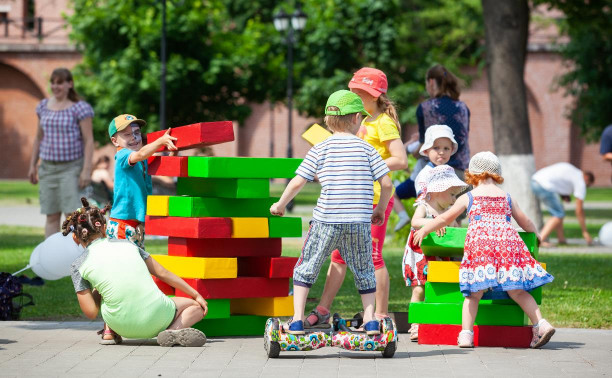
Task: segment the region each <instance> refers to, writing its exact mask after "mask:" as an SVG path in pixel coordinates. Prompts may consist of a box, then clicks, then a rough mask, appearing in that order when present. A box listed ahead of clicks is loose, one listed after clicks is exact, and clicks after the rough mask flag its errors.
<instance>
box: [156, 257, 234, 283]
mask: <svg viewBox="0 0 612 378" xmlns="http://www.w3.org/2000/svg"><path fill="white" fill-rule="evenodd" d="M151 257H153V258H154V259H155V260H156V261H157V262H158V263H160V265H161V266H163V267H164V268H166V269H168V270H169V271H171V272H172V273H174V274H176V275H177V276H179V277H182V278H205V279H213V278H236V277H238V259H237V258H213V257H182V256H166V255H151Z"/></svg>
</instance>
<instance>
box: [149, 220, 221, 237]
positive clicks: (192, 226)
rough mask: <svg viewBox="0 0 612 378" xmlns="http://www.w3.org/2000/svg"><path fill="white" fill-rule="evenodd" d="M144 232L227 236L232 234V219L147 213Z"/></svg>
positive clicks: (163, 234) (191, 235) (152, 233)
mask: <svg viewBox="0 0 612 378" xmlns="http://www.w3.org/2000/svg"><path fill="white" fill-rule="evenodd" d="M145 232H146V233H147V234H149V235H161V236H179V237H183V238H229V237H231V236H232V219H231V218H186V217H153V216H149V215H147V216H146V218H145Z"/></svg>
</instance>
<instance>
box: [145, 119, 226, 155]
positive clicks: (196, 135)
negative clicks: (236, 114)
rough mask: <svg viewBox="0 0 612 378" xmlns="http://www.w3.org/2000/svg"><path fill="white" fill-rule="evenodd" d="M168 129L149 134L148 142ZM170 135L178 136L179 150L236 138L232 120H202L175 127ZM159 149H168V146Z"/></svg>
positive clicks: (177, 144)
mask: <svg viewBox="0 0 612 378" xmlns="http://www.w3.org/2000/svg"><path fill="white" fill-rule="evenodd" d="M165 133H166V130H160V131H154V132H152V133H149V134H147V143H151V142H153V141H155V140H157V139H159V138H160V137H161V136H162V135H164V134H165ZM170 135H172V136H173V137H176V138H177V140H175V141H174V145H175V146H176V148H178V149H179V150H187V149H190V148H198V147H204V146H210V145H213V144H219V143H225V142H231V141H233V140H234V126H233V125H232V122H231V121H222V122H200V123H194V124H191V125H186V126H179V127H173V128H172V129H171V130H170ZM157 151H167V149H166V146H162V147H160V148H159V149H158V150H157Z"/></svg>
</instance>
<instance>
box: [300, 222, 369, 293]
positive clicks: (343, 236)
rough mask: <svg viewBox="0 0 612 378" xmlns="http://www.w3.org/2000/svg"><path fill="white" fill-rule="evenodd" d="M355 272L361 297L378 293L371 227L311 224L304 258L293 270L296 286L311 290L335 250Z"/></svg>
mask: <svg viewBox="0 0 612 378" xmlns="http://www.w3.org/2000/svg"><path fill="white" fill-rule="evenodd" d="M335 249H338V250H339V251H340V256H342V259H343V260H344V261H346V265H347V266H348V268H349V269H350V270H351V272H353V276H354V277H355V286H357V289H358V290H359V293H360V294H367V293H374V292H376V276H375V275H374V263H373V262H372V231H371V225H370V224H369V223H342V224H332V223H321V222H317V221H312V222H311V224H310V229H309V230H308V235H307V236H306V242H305V243H304V248H302V254H301V255H300V258H299V259H298V262H297V263H296V264H295V268H294V269H293V284H294V285H298V286H305V287H311V286H312V285H313V284H314V283H315V281H316V280H317V276H318V275H319V272H320V271H321V267H322V266H323V263H324V262H325V261H326V260H327V258H328V257H329V255H330V254H331V253H332V251H333V250H335Z"/></svg>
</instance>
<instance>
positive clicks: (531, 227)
mask: <svg viewBox="0 0 612 378" xmlns="http://www.w3.org/2000/svg"><path fill="white" fill-rule="evenodd" d="M512 218H514V219H515V220H516V223H518V225H519V226H520V227H521V228H522V229H523V230H525V231H527V232H535V233H536V235H537V236H538V240H539V239H540V234H539V233H538V229H537V227H536V226H535V224H533V222H532V221H531V219H529V217H528V216H527V215H526V214H525V213H523V210H521V208H520V207H519V205H518V202H516V201H512Z"/></svg>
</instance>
